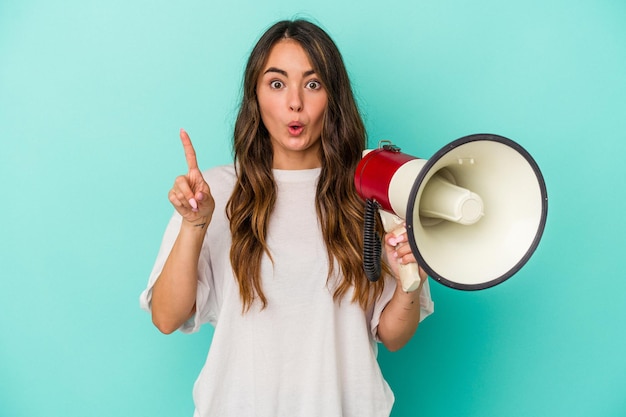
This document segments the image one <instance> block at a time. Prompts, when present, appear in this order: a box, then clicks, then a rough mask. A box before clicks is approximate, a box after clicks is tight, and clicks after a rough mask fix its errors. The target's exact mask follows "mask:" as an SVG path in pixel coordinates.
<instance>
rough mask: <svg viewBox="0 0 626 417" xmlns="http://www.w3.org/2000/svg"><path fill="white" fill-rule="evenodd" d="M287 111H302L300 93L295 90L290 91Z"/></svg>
mask: <svg viewBox="0 0 626 417" xmlns="http://www.w3.org/2000/svg"><path fill="white" fill-rule="evenodd" d="M288 100H289V110H291V111H295V112H300V111H302V96H301V92H300V91H299V90H298V89H296V90H292V91H291V93H290V94H289V99H288Z"/></svg>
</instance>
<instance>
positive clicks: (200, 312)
mask: <svg viewBox="0 0 626 417" xmlns="http://www.w3.org/2000/svg"><path fill="white" fill-rule="evenodd" d="M181 224H182V217H181V216H180V215H179V214H178V213H177V212H174V215H173V216H172V218H171V219H170V221H169V223H168V225H167V228H166V229H165V233H164V235H163V240H162V242H161V247H160V249H159V252H158V255H157V258H156V261H155V263H154V266H153V268H152V272H151V273H150V277H149V278H148V285H147V287H146V289H145V290H143V292H142V293H141V295H140V296H139V306H140V307H141V308H142V309H143V310H145V311H147V312H149V313H150V312H151V311H152V288H153V287H154V284H155V283H156V281H157V278H158V277H159V275H160V274H161V271H162V270H163V266H164V265H165V261H166V260H167V257H168V256H169V254H170V252H171V251H172V247H173V246H174V242H175V241H176V237H177V236H178V232H179V231H180V226H181ZM207 242H208V239H205V240H204V243H203V247H202V250H201V252H200V259H199V260H198V288H197V292H196V313H195V314H194V315H193V316H192V317H190V318H189V320H187V321H186V322H185V323H183V325H182V326H181V327H180V328H179V330H180V331H181V332H183V333H194V332H197V331H198V330H199V329H200V326H201V325H202V324H204V323H207V322H213V321H214V320H215V314H213V309H212V307H211V306H212V303H211V302H210V299H211V296H212V294H211V287H212V285H211V282H212V273H211V263H210V258H209V253H208V252H209V251H208V243H207Z"/></svg>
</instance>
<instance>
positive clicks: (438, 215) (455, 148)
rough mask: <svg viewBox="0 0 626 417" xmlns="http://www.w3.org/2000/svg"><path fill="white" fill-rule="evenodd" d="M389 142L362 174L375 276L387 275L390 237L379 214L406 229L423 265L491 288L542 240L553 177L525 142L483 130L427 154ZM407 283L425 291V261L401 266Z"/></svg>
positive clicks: (368, 261) (453, 280)
mask: <svg viewBox="0 0 626 417" xmlns="http://www.w3.org/2000/svg"><path fill="white" fill-rule="evenodd" d="M383 143H384V144H383ZM381 144H383V145H382V146H381V147H379V149H375V150H367V151H365V152H364V155H363V159H361V161H360V162H359V164H358V166H357V169H356V172H355V177H354V180H355V185H356V189H357V192H358V194H359V195H360V196H361V198H363V199H364V200H365V201H366V202H368V209H367V210H366V225H365V226H366V227H365V238H364V261H363V262H364V269H365V272H366V275H367V276H368V279H370V280H376V279H378V277H379V276H380V238H379V237H378V236H377V235H375V237H374V238H373V237H372V236H373V234H375V233H376V232H375V231H374V226H375V218H373V216H375V213H376V211H378V213H380V217H381V220H382V223H383V227H384V228H385V231H387V232H392V231H394V233H397V234H398V233H403V232H404V231H405V230H406V232H407V235H408V239H409V245H410V246H411V251H412V252H413V254H414V255H415V258H416V259H417V261H418V264H419V265H420V266H421V267H422V268H423V269H424V270H425V271H426V273H427V274H428V275H429V276H430V277H432V278H433V279H435V280H436V281H438V282H440V283H442V284H444V285H446V286H448V287H451V288H456V289H461V290H481V289H485V288H489V287H492V286H494V285H497V284H499V283H501V282H503V281H504V280H506V279H508V278H510V277H511V276H512V275H514V274H515V273H516V272H517V271H519V270H520V268H521V267H522V266H524V264H525V263H526V262H527V261H528V259H529V258H530V257H531V255H532V254H533V252H534V251H535V249H536V248H537V245H538V244H539V240H540V239H541V235H542V234H543V230H544V227H545V223H546V218H547V211H548V197H547V192H546V185H545V182H544V180H543V176H542V175H541V171H540V170H539V167H538V165H537V163H536V162H535V161H534V159H533V158H532V157H531V156H530V154H529V153H528V152H527V151H526V150H525V149H524V148H522V147H521V146H520V145H519V144H517V143H516V142H514V141H512V140H510V139H507V138H505V137H502V136H498V135H491V134H477V135H470V136H465V137H463V138H460V139H457V140H456V141H453V142H451V143H449V144H448V145H446V146H444V147H443V148H441V149H440V150H439V151H437V152H436V153H435V154H434V155H433V156H432V157H431V158H430V159H428V160H425V159H419V158H416V157H413V156H411V155H407V154H403V153H401V152H400V149H399V148H397V147H396V146H394V145H392V144H390V143H389V142H386V141H383V142H381ZM403 223H405V224H406V229H402V224H403ZM400 280H401V281H402V287H403V289H404V290H405V291H414V290H415V289H417V288H418V287H419V282H420V280H419V275H418V270H417V265H416V264H408V265H401V268H400Z"/></svg>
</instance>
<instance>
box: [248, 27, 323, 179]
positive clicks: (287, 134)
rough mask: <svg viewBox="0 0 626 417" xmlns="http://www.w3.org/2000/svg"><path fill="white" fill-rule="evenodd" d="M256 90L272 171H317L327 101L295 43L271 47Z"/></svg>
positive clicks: (303, 53) (288, 41) (286, 40)
mask: <svg viewBox="0 0 626 417" xmlns="http://www.w3.org/2000/svg"><path fill="white" fill-rule="evenodd" d="M256 90H257V98H258V101H259V108H260V111H261V119H262V120H263V124H264V125H265V127H266V128H267V130H268V132H269V135H270V140H271V143H272V147H273V150H274V161H273V167H274V168H277V169H308V168H317V167H319V166H320V164H321V162H320V157H319V148H320V136H321V133H322V126H323V118H324V111H325V109H326V105H327V103H328V97H327V94H326V90H325V89H324V87H323V86H322V83H321V82H320V80H319V78H318V76H317V75H316V74H315V72H314V71H313V67H312V66H311V62H310V61H309V57H308V56H307V54H306V52H304V49H302V47H301V46H300V44H299V43H298V42H296V41H294V40H291V39H284V40H281V41H279V42H278V43H276V44H275V45H274V46H273V47H272V49H271V50H270V54H269V56H268V59H267V62H266V63H265V66H264V68H263V70H262V72H261V75H260V76H259V79H258V81H257V87H256Z"/></svg>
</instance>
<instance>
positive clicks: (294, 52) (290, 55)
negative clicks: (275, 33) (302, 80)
mask: <svg viewBox="0 0 626 417" xmlns="http://www.w3.org/2000/svg"><path fill="white" fill-rule="evenodd" d="M270 68H277V69H281V70H283V71H287V72H290V70H291V71H293V72H307V71H310V70H311V69H312V68H313V66H312V65H311V60H310V59H309V56H308V55H307V53H306V51H305V50H304V48H303V47H302V45H300V43H299V42H297V41H295V40H293V39H288V38H287V39H281V40H279V41H278V42H276V43H275V44H274V45H273V46H272V48H271V49H270V52H269V54H268V56H267V59H266V60H265V65H264V66H263V71H262V72H263V73H265V72H266V71H267V70H268V69H270Z"/></svg>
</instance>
